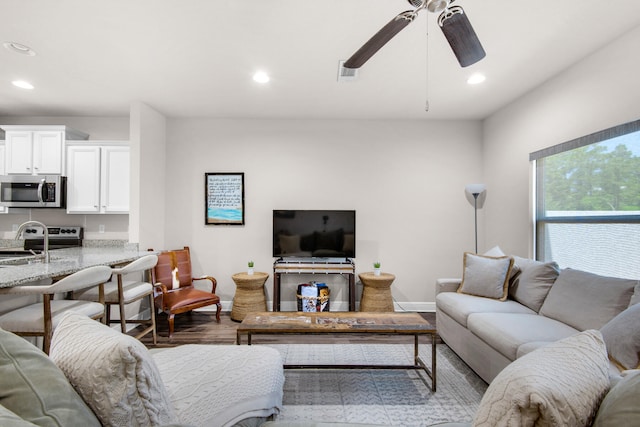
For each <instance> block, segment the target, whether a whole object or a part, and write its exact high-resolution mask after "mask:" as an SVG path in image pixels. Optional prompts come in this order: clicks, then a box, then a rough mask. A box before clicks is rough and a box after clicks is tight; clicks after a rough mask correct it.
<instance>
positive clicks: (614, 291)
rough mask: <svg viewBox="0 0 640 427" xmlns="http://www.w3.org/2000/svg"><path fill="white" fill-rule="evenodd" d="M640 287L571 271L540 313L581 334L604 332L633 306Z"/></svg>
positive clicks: (559, 281)
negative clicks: (612, 320) (582, 332)
mask: <svg viewBox="0 0 640 427" xmlns="http://www.w3.org/2000/svg"><path fill="white" fill-rule="evenodd" d="M637 284H638V281H637V280H629V279H618V278H614V277H604V276H598V275H597V274H592V273H587V272H585V271H580V270H573V269H570V268H567V269H565V270H562V271H561V272H560V275H559V276H558V278H557V279H556V281H555V283H554V285H553V286H552V287H551V290H550V291H549V294H548V295H547V298H546V299H545V301H544V304H542V307H541V308H540V314H541V315H543V316H547V317H550V318H552V319H555V320H558V321H560V322H563V323H566V324H567V325H569V326H573V327H574V328H576V329H578V330H580V331H584V330H587V329H600V328H601V327H603V326H604V325H605V324H606V323H607V322H609V321H610V320H611V319H613V318H614V317H615V316H616V315H617V314H618V313H620V312H622V311H623V310H624V309H626V308H627V307H628V306H629V302H630V301H631V296H632V295H633V292H634V288H635V286H636V285H637Z"/></svg>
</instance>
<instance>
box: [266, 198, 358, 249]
mask: <svg viewBox="0 0 640 427" xmlns="http://www.w3.org/2000/svg"><path fill="white" fill-rule="evenodd" d="M273 256H274V257H282V258H291V257H298V258H308V257H311V258H354V257H355V256H356V211H355V210H274V211H273Z"/></svg>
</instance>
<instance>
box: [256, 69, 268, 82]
mask: <svg viewBox="0 0 640 427" xmlns="http://www.w3.org/2000/svg"><path fill="white" fill-rule="evenodd" d="M269 80H270V79H269V75H268V74H267V73H265V72H264V71H258V72H256V73H255V74H254V75H253V81H255V82H258V83H268V82H269Z"/></svg>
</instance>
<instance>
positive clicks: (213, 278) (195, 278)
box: [191, 276, 218, 294]
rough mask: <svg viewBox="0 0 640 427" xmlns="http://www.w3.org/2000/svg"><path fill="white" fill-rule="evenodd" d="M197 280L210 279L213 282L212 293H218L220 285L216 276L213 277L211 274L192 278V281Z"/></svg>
mask: <svg viewBox="0 0 640 427" xmlns="http://www.w3.org/2000/svg"><path fill="white" fill-rule="evenodd" d="M196 280H209V281H210V282H211V293H212V294H215V293H216V287H217V286H218V281H217V280H216V279H215V277H211V276H202V277H194V278H193V279H191V283H193V282H195V281H196Z"/></svg>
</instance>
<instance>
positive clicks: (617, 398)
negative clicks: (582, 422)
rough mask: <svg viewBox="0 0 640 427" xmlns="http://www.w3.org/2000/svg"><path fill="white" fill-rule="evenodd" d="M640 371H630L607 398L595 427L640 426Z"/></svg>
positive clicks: (599, 412) (602, 404)
mask: <svg viewBox="0 0 640 427" xmlns="http://www.w3.org/2000/svg"><path fill="white" fill-rule="evenodd" d="M639 397H640V370H635V371H629V372H627V374H626V375H625V377H624V378H623V379H622V380H621V381H620V382H619V383H618V384H616V385H615V386H614V387H613V388H612V389H611V391H609V393H607V395H606V396H605V398H604V400H603V401H602V403H601V404H600V408H599V409H598V414H597V415H596V419H595V420H594V422H593V427H625V426H639V425H640V405H638V398H639Z"/></svg>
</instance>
